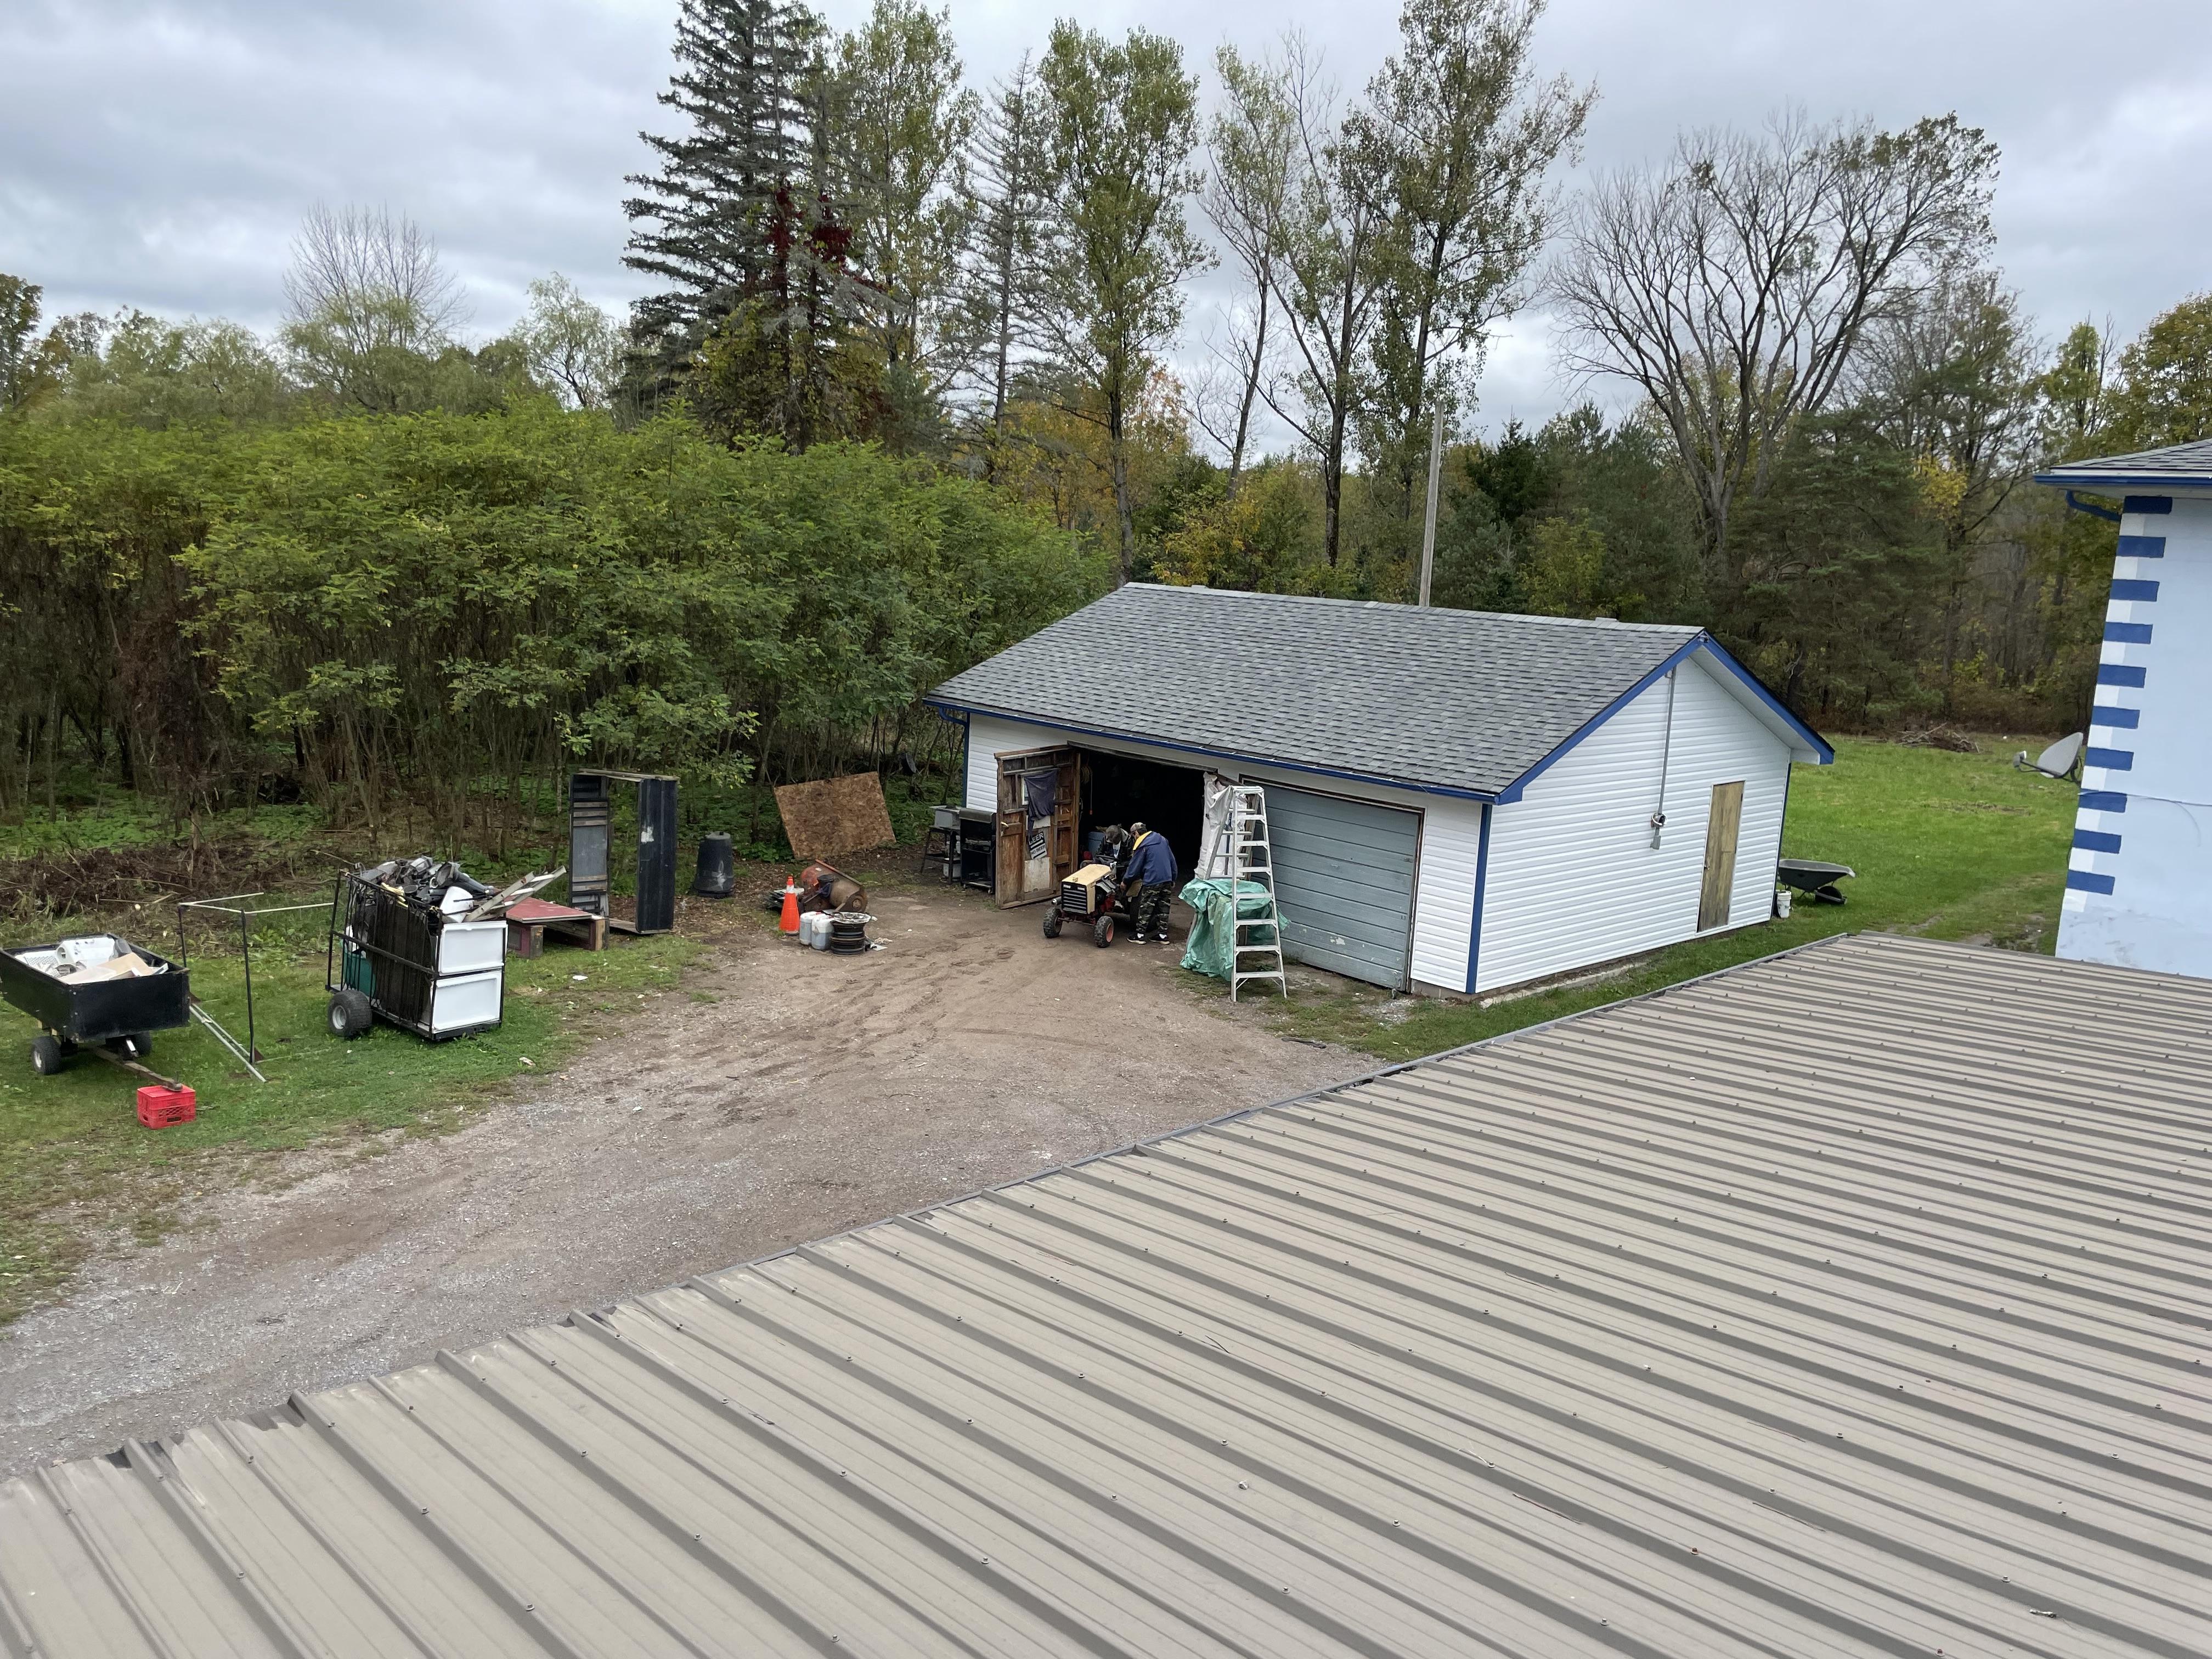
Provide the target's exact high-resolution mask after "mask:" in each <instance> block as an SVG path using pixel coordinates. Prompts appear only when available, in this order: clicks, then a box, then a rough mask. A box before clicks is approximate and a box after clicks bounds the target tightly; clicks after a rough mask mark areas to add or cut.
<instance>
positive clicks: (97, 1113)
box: [0, 913, 698, 1325]
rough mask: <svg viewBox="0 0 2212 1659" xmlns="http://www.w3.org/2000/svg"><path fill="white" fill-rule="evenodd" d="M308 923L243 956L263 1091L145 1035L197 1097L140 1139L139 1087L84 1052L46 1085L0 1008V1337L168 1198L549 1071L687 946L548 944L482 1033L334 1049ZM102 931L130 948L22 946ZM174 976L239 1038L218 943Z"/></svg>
mask: <svg viewBox="0 0 2212 1659" xmlns="http://www.w3.org/2000/svg"><path fill="white" fill-rule="evenodd" d="M320 921H321V918H320V917H319V915H316V914H314V913H309V915H307V916H306V917H305V918H303V919H301V921H298V922H295V923H292V924H290V925H289V926H286V927H284V928H283V931H282V932H275V931H272V932H271V933H270V935H268V936H266V937H264V939H263V940H262V941H261V942H259V943H258V944H257V945H256V947H255V951H254V957H253V988H254V1009H255V1015H256V1026H257V1030H258V1037H259V1043H260V1048H261V1052H262V1054H263V1056H264V1058H263V1062H262V1066H261V1070H262V1071H263V1072H264V1073H266V1074H267V1076H268V1079H269V1081H268V1082H266V1083H256V1082H254V1081H253V1080H252V1079H251V1078H250V1077H248V1076H247V1075H246V1073H245V1071H244V1070H243V1069H242V1068H241V1067H240V1066H239V1064H238V1062H237V1061H236V1060H234V1059H233V1058H232V1057H231V1056H230V1055H229V1054H227V1053H225V1052H224V1051H223V1049H222V1048H221V1047H220V1046H219V1045H218V1044H217V1043H216V1041H215V1039H214V1038H213V1037H212V1036H210V1035H209V1034H208V1033H207V1032H206V1031H204V1030H201V1029H200V1028H199V1027H198V1026H197V1025H194V1026H192V1027H191V1028H188V1029H186V1030H173V1031H162V1032H158V1033H156V1034H155V1038H154V1053H153V1054H152V1055H151V1056H150V1058H149V1062H148V1063H149V1065H150V1066H152V1068H153V1069H154V1070H155V1071H157V1072H161V1073H166V1074H167V1075H169V1076H172V1077H176V1078H179V1079H182V1080H183V1081H185V1082H186V1083H189V1084H191V1085H192V1087H193V1089H194V1090H195V1091H196V1092H197V1097H198V1099H197V1106H198V1112H199V1116H198V1118H197V1121H195V1122H192V1123H189V1124H179V1125H178V1126H176V1127H173V1128H167V1129H159V1130H155V1129H147V1128H144V1127H141V1126H140V1124H139V1122H138V1120H137V1115H136V1114H135V1111H134V1105H135V1095H136V1091H137V1086H138V1085H139V1084H140V1083H141V1082H142V1081H143V1079H140V1078H138V1077H136V1076H134V1075H133V1074H131V1073H127V1072H124V1071H119V1070H118V1069H117V1068H115V1067H114V1066H110V1065H108V1064H106V1062H105V1061H103V1060H99V1059H97V1058H95V1057H94V1056H93V1055H90V1054H80V1055H79V1056H77V1058H76V1060H73V1061H72V1062H71V1063H70V1066H69V1067H68V1069H66V1070H65V1071H64V1072H63V1073H61V1075H59V1076H58V1077H52V1078H42V1077H40V1076H38V1075H36V1074H35V1073H33V1071H32V1070H31V1062H30V1041H31V1038H32V1036H33V1035H35V1033H36V1030H37V1028H36V1026H35V1025H33V1023H32V1022H31V1021H30V1020H28V1019H27V1018H24V1017H23V1016H22V1015H21V1014H20V1013H18V1012H16V1011H15V1010H14V1009H12V1008H5V1007H0V1325H4V1324H6V1323H7V1322H9V1321H10V1320H12V1319H14V1318H15V1317H17V1316H20V1315H21V1314H22V1313H24V1312H26V1311H27V1310H29V1309H31V1308H33V1307H35V1306H37V1305H39V1304H40V1303H42V1302H44V1301H46V1300H47V1299H48V1298H50V1297H52V1295H53V1294H54V1293H55V1292H56V1291H58V1288H59V1287H60V1286H61V1285H63V1284H64V1283H65V1282H66V1281H67V1279H69V1277H70V1274H71V1273H73V1272H75V1271H76V1268H77V1267H78V1266H79V1265H80V1264H81V1263H82V1261H84V1260H85V1258H86V1256H87V1255H88V1254H89V1253H90V1252H91V1251H92V1250H94V1249H96V1248H98V1247H99V1245H100V1243H102V1242H103V1241H104V1240H116V1239H129V1240H132V1241H135V1242H136V1243H140V1244H142V1245H143V1244H152V1243H156V1242H158V1240H159V1239H160V1238H161V1237H162V1235H163V1234H164V1233H166V1232H167V1231H168V1230H169V1229H170V1228H171V1227H172V1226H173V1225H174V1222H175V1218H176V1214H177V1211H178V1206H179V1205H180V1204H181V1203H182V1202H183V1201H184V1200H187V1199H189V1198H190V1197H191V1196H193V1195H194V1194H199V1193H203V1192H207V1191H210V1190H214V1189H216V1188H219V1187H221V1186H222V1185H227V1184H234V1183H237V1182H243V1181H248V1180H251V1179H252V1178H253V1177H254V1176H255V1174H256V1172H257V1170H258V1168H260V1167H263V1166H264V1165H265V1164H266V1163H267V1162H269V1161H270V1160H271V1159H273V1158H274V1157H275V1156H276V1155H278V1154H281V1153H283V1152H289V1151H292V1150H294V1149H296V1148H299V1147H302V1146H307V1145H309V1144H310V1143H314V1142H322V1141H327V1140H330V1139H350V1140H352V1141H354V1142H356V1143H357V1144H358V1145H359V1146H360V1147H361V1148H362V1152H364V1153H368V1152H374V1151H375V1150H377V1149H379V1148H380V1147H381V1146H384V1145H386V1144H388V1140H389V1138H390V1137H391V1136H392V1134H393V1133H398V1134H400V1135H406V1134H416V1133H439V1132H442V1131H444V1130H447V1129H451V1128H453V1127H458V1126H459V1125H460V1124H462V1123H464V1122H465V1121H468V1118H469V1115H471V1112H472V1111H473V1110H476V1109H481V1107H482V1106H483V1104H484V1103H486V1102H487V1101H488V1100H489V1098H490V1097H491V1095H492V1093H493V1091H495V1090H496V1089H497V1088H498V1087H499V1086H500V1085H503V1084H506V1083H508V1082H510V1081H512V1080H513V1079H516V1078H518V1077H523V1076H527V1075H531V1074H532V1073H545V1072H547V1071H550V1070H552V1069H556V1068H557V1067H558V1066H560V1065H561V1063H562V1061H563V1060H565V1059H567V1058H568V1056H569V1055H570V1054H573V1053H574V1051H575V1049H576V1048H577V1047H578V1046H579V1045H580V1042H582V1041H583V1040H584V1039H585V1038H586V1037H587V1036H590V1035H591V1034H592V1032H593V1031H594V1030H599V1029H603V1028H604V1027H605V1025H606V1024H610V1023H611V1021H612V1020H613V1019H614V1018H616V1017H617V1016H619V1015H622V1014H623V1013H627V1012H634V1011H635V1010H636V1009H637V1008H639V1007H640V1006H642V1004H641V999H642V998H645V997H649V996H652V995H654V994H659V993H661V992H665V991H667V990H670V989H671V988H673V987H675V985H676V983H677V980H678V975H680V974H681V972H682V970H683V969H684V966H685V965H686V964H687V963H689V962H690V960H691V959H692V957H694V956H695V955H696V951H697V949H698V947H697V945H696V944H695V943H694V942H692V941H690V940H689V939H682V938H679V937H676V936H673V935H667V936H661V937H657V938H653V939H623V938H621V937H620V936H617V938H616V939H614V940H613V941H611V945H610V947H609V949H607V950H606V951H602V952H599V953H597V954H593V953H591V952H586V951H570V950H562V949H560V948H559V947H557V946H556V947H550V948H549V949H548V950H547V951H546V953H545V954H544V956H543V957H538V958H537V959H535V960H525V959H521V958H510V959H509V961H508V963H507V1012H506V1018H505V1021H504V1023H503V1024H501V1026H500V1027H499V1029H498V1030H494V1031H488V1032H484V1033H482V1034H481V1035H478V1036H465V1037H459V1038H456V1039H454V1040H453V1041H452V1042H443V1043H429V1042H424V1041H422V1039H421V1038H419V1037H417V1036H414V1035H413V1034H412V1033H411V1032H407V1031H402V1030H396V1029H394V1028H392V1027H391V1026H388V1025H386V1024H382V1023H381V1022H379V1023H378V1024H377V1025H376V1026H375V1028H374V1030H372V1031H371V1032H370V1033H369V1034H368V1036H363V1037H361V1038H358V1039H356V1041H354V1042H339V1041H338V1040H337V1038H336V1037H334V1036H331V1034H330V1032H329V1030H328V1029H327V1028H326V1027H325V1024H324V1006H325V994H324V991H323V963H324V958H323V950H322V946H321V944H320V942H319V936H318V937H315V938H314V939H312V940H311V939H310V937H309V934H310V933H311V932H313V931H315V930H317V929H319V925H320ZM37 926H38V925H37V924H35V923H18V924H15V925H14V926H13V927H10V929H9V934H10V935H11V936H10V937H9V938H7V939H6V941H5V942H7V943H9V944H12V945H20V944H25V943H30V942H33V939H32V938H31V937H30V936H29V935H27V934H26V933H25V932H24V929H25V928H26V927H33V928H35V927H37ZM269 926H270V927H271V928H272V930H273V929H274V928H275V927H276V926H277V924H273V923H272V924H269ZM103 927H113V928H115V929H116V930H117V931H119V932H122V933H125V935H126V936H129V935H130V934H131V928H132V924H131V922H129V921H123V922H119V923H118V922H117V921H113V920H112V919H102V920H100V921H90V920H89V919H77V920H76V921H70V922H63V923H55V922H51V921H50V922H47V923H46V924H45V928H44V931H43V933H41V934H40V935H39V937H40V938H41V939H44V938H52V937H58V936H59V935H60V934H62V933H84V932H89V931H94V930H95V929H98V928H103ZM169 932H170V930H169V928H168V927H167V926H166V925H161V924H153V923H151V922H149V925H148V926H147V927H145V928H144V929H143V938H144V942H145V943H146V944H147V945H148V946H149V948H151V949H154V950H156V951H161V952H162V953H163V954H165V955H171V956H173V954H174V950H175V945H174V941H173V939H172V938H169V937H167V934H168V933H169ZM574 975H583V977H582V979H581V980H578V979H577V978H575V977H574ZM191 977H192V989H193V991H194V993H195V994H197V996H198V997H199V998H200V1000H202V1001H203V1002H204V1003H205V1004H206V1005H207V1007H208V1010H209V1012H211V1013H212V1014H213V1015H214V1016H215V1017H216V1018H217V1019H219V1020H221V1021H222V1023H223V1024H224V1025H225V1027H226V1028H227V1029H228V1030H231V1031H232V1032H233V1033H234V1034H235V1035H236V1036H238V1038H239V1039H240V1041H241V1042H243V1041H244V1040H245V1035H246V1000H245V982H244V976H243V975H242V973H241V972H240V963H239V958H238V955H237V952H236V950H235V947H234V946H232V947H231V948H230V949H229V950H228V953H227V954H208V953H205V952H203V951H195V952H194V953H193V957H192V962H191Z"/></svg>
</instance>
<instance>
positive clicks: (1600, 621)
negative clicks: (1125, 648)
mask: <svg viewBox="0 0 2212 1659" xmlns="http://www.w3.org/2000/svg"><path fill="white" fill-rule="evenodd" d="M1131 588H1142V589H1144V590H1145V591H1146V592H1154V593H1212V594H1218V595H1220V596H1221V597H1223V598H1227V599H1266V600H1270V601H1274V602H1278V603H1281V604H1288V605H1340V606H1344V607H1346V608H1347V609H1353V610H1360V611H1407V612H1413V613H1427V614H1430V615H1433V616H1451V617H1480V618H1482V619H1484V620H1486V621H1489V622H1510V623H1541V624H1550V625H1554V626H1558V627H1564V628H1627V629H1637V630H1638V631H1640V632H1645V633H1654V634H1680V635H1683V636H1685V637H1687V636H1689V635H1693V634H1702V633H1704V632H1705V629H1702V628H1700V627H1699V626H1697V625H1696V624H1695V623H1632V622H1622V621H1621V620H1620V618H1619V617H1547V616H1541V615H1539V614H1538V613H1536V612H1534V611H1473V610H1469V609H1468V608H1467V607H1466V606H1464V605H1408V604H1407V603H1406V602H1405V601H1404V600H1402V599H1335V598H1332V597H1331V596H1330V595H1328V594H1326V593H1271V592H1263V591H1261V589H1259V588H1251V587H1209V586H1206V584H1205V583H1203V582H1138V581H1131V582H1124V583H1122V585H1121V587H1119V588H1117V589H1116V590H1115V592H1128V591H1129V590H1130V589H1131ZM1107 597H1108V598H1109V599H1110V598H1111V597H1113V596H1112V595H1111V594H1109V595H1108V596H1107ZM1069 614H1070V615H1071V616H1073V615H1075V614H1077V613H1075V612H1073V611H1071V612H1070V613H1069Z"/></svg>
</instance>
